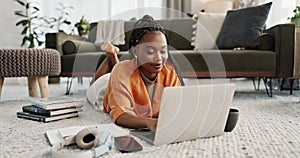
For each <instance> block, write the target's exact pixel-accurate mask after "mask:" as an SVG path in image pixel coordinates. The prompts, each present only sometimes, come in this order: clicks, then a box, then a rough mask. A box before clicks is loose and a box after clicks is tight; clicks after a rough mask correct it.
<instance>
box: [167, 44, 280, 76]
mask: <svg viewBox="0 0 300 158" xmlns="http://www.w3.org/2000/svg"><path fill="white" fill-rule="evenodd" d="M171 53H172V55H173V57H174V59H175V60H176V61H177V63H178V65H179V67H180V69H181V71H182V72H183V75H184V77H196V74H197V77H208V76H211V77H213V76H214V77H253V76H256V77H257V76H267V75H270V76H272V75H275V72H276V53H275V52H273V51H267V50H265V51H263V50H241V51H234V50H203V51H199V52H196V51H193V50H186V51H171ZM224 72H226V73H224ZM193 74H194V76H193ZM225 75H226V76H225Z"/></svg>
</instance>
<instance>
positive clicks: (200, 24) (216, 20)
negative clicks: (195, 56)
mask: <svg viewBox="0 0 300 158" xmlns="http://www.w3.org/2000/svg"><path fill="white" fill-rule="evenodd" d="M225 16H226V14H220V13H204V12H199V13H197V14H195V15H194V20H196V21H197V22H196V24H195V25H194V26H193V28H194V29H195V32H194V34H195V36H194V37H193V38H192V41H193V42H192V45H194V47H195V49H197V50H206V49H212V48H214V46H215V41H216V39H217V37H218V35H219V32H220V30H221V27H222V24H223V21H224V19H225Z"/></svg>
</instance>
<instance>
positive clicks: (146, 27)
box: [129, 15, 184, 86]
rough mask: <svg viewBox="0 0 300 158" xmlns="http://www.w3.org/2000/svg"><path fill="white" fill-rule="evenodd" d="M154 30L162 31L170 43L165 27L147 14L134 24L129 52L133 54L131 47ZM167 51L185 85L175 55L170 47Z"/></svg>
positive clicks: (181, 81)
mask: <svg viewBox="0 0 300 158" xmlns="http://www.w3.org/2000/svg"><path fill="white" fill-rule="evenodd" d="M154 31H160V32H162V33H163V34H164V35H165V37H166V40H167V44H168V45H169V39H168V36H167V34H166V32H165V30H164V28H163V27H162V26H161V25H160V24H158V23H157V22H155V21H154V19H153V18H152V17H151V16H149V15H145V16H144V17H143V18H142V19H140V20H138V21H137V22H136V23H135V24H134V26H133V30H132V32H131V35H130V39H129V52H130V53H131V55H132V52H131V48H132V47H135V46H136V45H138V43H139V41H140V39H141V38H142V37H143V36H144V35H145V34H147V33H150V32H154ZM167 52H168V56H169V58H168V60H169V61H170V63H172V64H173V66H174V69H175V72H176V74H177V76H178V78H179V80H180V83H181V85H182V86H184V82H183V79H182V75H181V71H180V69H179V66H178V64H177V62H176V61H175V59H174V57H173V56H172V55H171V53H170V52H169V49H168V51H167Z"/></svg>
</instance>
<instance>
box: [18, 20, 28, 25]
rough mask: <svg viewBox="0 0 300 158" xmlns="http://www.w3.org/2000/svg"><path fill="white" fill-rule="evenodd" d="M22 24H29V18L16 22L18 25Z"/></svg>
mask: <svg viewBox="0 0 300 158" xmlns="http://www.w3.org/2000/svg"><path fill="white" fill-rule="evenodd" d="M20 24H22V26H25V25H27V24H28V20H21V21H19V22H17V23H16V26H19V25H20Z"/></svg>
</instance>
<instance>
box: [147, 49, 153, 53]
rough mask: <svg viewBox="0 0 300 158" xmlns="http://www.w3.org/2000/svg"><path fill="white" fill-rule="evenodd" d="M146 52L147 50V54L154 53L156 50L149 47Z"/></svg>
mask: <svg viewBox="0 0 300 158" xmlns="http://www.w3.org/2000/svg"><path fill="white" fill-rule="evenodd" d="M146 52H147V54H153V53H154V50H152V49H148V50H146Z"/></svg>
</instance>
